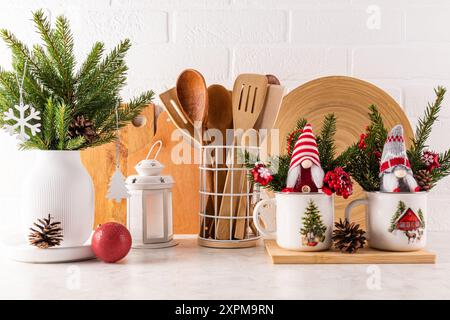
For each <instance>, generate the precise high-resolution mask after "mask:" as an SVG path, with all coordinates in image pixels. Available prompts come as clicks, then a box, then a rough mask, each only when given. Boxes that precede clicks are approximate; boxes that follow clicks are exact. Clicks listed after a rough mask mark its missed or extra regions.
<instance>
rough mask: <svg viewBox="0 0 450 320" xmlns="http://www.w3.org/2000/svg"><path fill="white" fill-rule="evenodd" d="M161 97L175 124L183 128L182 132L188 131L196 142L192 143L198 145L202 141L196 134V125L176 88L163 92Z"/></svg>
mask: <svg viewBox="0 0 450 320" xmlns="http://www.w3.org/2000/svg"><path fill="white" fill-rule="evenodd" d="M159 98H160V99H161V101H162V103H163V106H164V109H165V110H166V111H167V114H168V115H169V117H170V120H172V122H173V123H174V124H175V126H176V127H177V128H178V129H181V130H182V132H185V131H187V134H188V137H189V140H191V142H194V143H192V144H193V145H194V146H196V147H198V146H199V145H200V144H201V143H200V141H199V140H198V136H196V135H195V132H194V125H193V124H192V122H191V121H190V119H189V118H188V116H187V115H186V113H185V112H184V110H183V108H182V107H181V104H180V101H178V97H177V90H176V88H172V89H169V90H167V91H166V92H163V93H161V94H160V95H159Z"/></svg>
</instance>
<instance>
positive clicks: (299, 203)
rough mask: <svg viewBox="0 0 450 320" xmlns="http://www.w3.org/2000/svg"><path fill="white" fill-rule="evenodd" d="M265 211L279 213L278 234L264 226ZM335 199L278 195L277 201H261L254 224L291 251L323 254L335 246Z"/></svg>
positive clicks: (286, 193) (287, 193)
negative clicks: (261, 219) (263, 213)
mask: <svg viewBox="0 0 450 320" xmlns="http://www.w3.org/2000/svg"><path fill="white" fill-rule="evenodd" d="M263 209H270V213H271V214H274V213H275V214H276V231H274V232H269V231H267V230H266V229H265V228H263V227H262V226H261V223H260V215H261V212H262V211H263ZM333 219H334V201H333V196H328V195H326V194H324V193H296V192H276V193H275V198H274V199H267V200H261V201H260V202H258V203H257V204H256V206H255V209H254V210H253V221H254V223H255V226H256V228H257V229H258V231H259V232H260V233H261V234H262V235H263V236H265V237H275V238H276V241H277V244H278V245H279V246H280V247H281V248H284V249H287V250H295V251H321V250H327V249H329V248H330V247H331V243H332V242H331V236H332V231H333Z"/></svg>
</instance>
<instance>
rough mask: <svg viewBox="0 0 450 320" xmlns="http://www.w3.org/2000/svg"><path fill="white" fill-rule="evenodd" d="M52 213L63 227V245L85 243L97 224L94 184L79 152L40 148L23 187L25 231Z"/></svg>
mask: <svg viewBox="0 0 450 320" xmlns="http://www.w3.org/2000/svg"><path fill="white" fill-rule="evenodd" d="M48 214H50V215H51V216H52V217H53V220H52V221H60V222H61V226H62V229H63V236H64V238H63V242H62V243H61V246H62V247H74V246H80V245H82V244H83V243H85V242H86V241H87V240H88V239H89V237H90V235H91V233H92V227H93V223H94V187H93V183H92V179H91V176H90V175H89V173H88V172H87V171H86V169H85V168H84V166H83V164H82V163H81V159H80V152H79V151H37V152H36V160H35V162H34V164H33V165H32V166H31V168H30V172H29V174H28V175H26V176H25V181H24V184H23V188H22V207H21V220H22V225H23V232H24V233H25V235H26V236H28V234H29V228H30V227H31V226H32V225H33V222H35V221H36V220H37V219H39V218H44V217H47V216H48Z"/></svg>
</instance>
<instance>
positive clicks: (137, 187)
mask: <svg viewBox="0 0 450 320" xmlns="http://www.w3.org/2000/svg"><path fill="white" fill-rule="evenodd" d="M158 144H159V148H158V151H157V152H156V155H155V158H154V159H148V158H149V156H150V154H151V152H152V150H153V148H154V147H155V146H156V145H158ZM161 147H162V142H161V141H160V140H159V141H157V142H155V144H153V145H152V147H151V148H150V151H149V153H148V155H147V158H146V159H145V160H142V161H141V162H139V163H138V164H137V165H136V166H135V169H136V171H137V173H138V175H133V176H129V177H128V178H127V180H126V184H127V189H128V192H129V194H130V197H129V198H128V200H127V225H128V229H129V230H130V233H131V237H132V239H133V245H132V246H133V248H164V247H171V246H174V245H176V243H175V242H174V241H173V214H172V187H173V185H174V183H175V182H174V180H173V178H172V177H171V176H162V175H161V172H162V170H163V168H164V166H163V165H162V164H161V163H160V162H159V161H157V160H156V158H157V157H158V154H159V151H160V150H161Z"/></svg>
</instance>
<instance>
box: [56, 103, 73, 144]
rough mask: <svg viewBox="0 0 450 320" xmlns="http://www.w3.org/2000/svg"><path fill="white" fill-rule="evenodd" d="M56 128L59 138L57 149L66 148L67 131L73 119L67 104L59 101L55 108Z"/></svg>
mask: <svg viewBox="0 0 450 320" xmlns="http://www.w3.org/2000/svg"><path fill="white" fill-rule="evenodd" d="M55 111H56V112H55V130H56V137H57V138H58V144H57V149H58V150H64V148H65V146H66V139H67V132H68V130H69V125H70V121H71V119H72V117H71V115H70V112H69V110H68V108H67V106H66V105H65V104H64V103H59V104H58V106H57V107H56V110H55Z"/></svg>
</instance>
